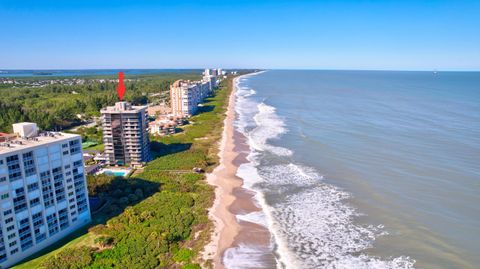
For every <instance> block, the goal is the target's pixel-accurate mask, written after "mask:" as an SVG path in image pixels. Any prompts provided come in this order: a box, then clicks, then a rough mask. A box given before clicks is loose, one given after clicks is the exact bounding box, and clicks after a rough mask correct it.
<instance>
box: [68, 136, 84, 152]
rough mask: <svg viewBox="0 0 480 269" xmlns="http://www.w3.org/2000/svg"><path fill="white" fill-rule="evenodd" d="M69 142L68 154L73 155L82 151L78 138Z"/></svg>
mask: <svg viewBox="0 0 480 269" xmlns="http://www.w3.org/2000/svg"><path fill="white" fill-rule="evenodd" d="M69 143H70V155H74V154H78V153H80V152H82V148H81V145H80V140H78V139H76V140H72V141H70V142H69Z"/></svg>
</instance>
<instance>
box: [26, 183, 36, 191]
mask: <svg viewBox="0 0 480 269" xmlns="http://www.w3.org/2000/svg"><path fill="white" fill-rule="evenodd" d="M37 189H38V183H37V182H35V183H32V184H28V186H27V190H28V192H31V191H34V190H37Z"/></svg>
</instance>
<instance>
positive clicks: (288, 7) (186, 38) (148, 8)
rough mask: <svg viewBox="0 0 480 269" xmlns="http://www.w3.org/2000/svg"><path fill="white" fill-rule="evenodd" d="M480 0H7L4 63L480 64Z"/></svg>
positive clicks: (1, 12) (0, 62) (2, 18)
mask: <svg viewBox="0 0 480 269" xmlns="http://www.w3.org/2000/svg"><path fill="white" fill-rule="evenodd" d="M479 14H480V1H461V0H459V1H455V0H451V1H420V0H417V1H409V0H404V1H361V0H358V1H346V0H345V1H302V0H297V1H293V0H291V1H282V0H277V1H261V0H258V1H246V0H236V1H228V0H224V1H182V0H180V1H111V0H106V1H91V0H83V1H74V0H68V1H66V0H65V1H40V0H37V1H18V0H15V1H13V0H12V1H10V0H0V25H1V28H0V29H1V32H0V68H1V69H62V68H69V69H75V68H202V67H205V66H209V67H214V66H220V67H225V68H284V69H288V68H291V69H389V70H433V69H438V70H480V15H479Z"/></svg>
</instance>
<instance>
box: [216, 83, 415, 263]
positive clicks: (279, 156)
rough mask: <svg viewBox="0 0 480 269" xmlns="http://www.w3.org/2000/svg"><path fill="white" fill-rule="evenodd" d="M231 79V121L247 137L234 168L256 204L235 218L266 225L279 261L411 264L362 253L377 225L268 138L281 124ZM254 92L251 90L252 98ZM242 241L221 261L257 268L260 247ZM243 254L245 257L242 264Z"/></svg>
mask: <svg viewBox="0 0 480 269" xmlns="http://www.w3.org/2000/svg"><path fill="white" fill-rule="evenodd" d="M243 82H245V79H243V80H241V81H240V82H239V84H238V85H237V92H236V97H237V99H236V101H237V103H236V111H237V115H238V117H237V120H236V123H235V126H236V128H237V130H238V131H240V132H242V133H243V134H244V135H245V136H246V137H247V138H248V144H249V146H250V149H251V153H250V154H249V156H248V157H247V159H248V161H249V162H248V163H245V164H242V165H241V166H240V167H239V169H238V172H237V175H238V176H239V177H241V178H242V179H243V180H244V187H245V188H247V189H250V190H253V191H255V192H256V193H257V194H256V195H255V200H256V202H257V203H258V204H259V205H260V206H261V208H262V209H263V211H264V212H263V213H262V212H255V213H250V214H247V215H239V216H237V218H238V219H239V220H245V221H251V222H255V223H257V224H260V225H264V226H266V227H268V229H269V230H270V231H271V233H272V234H273V238H274V240H275V242H274V244H275V250H276V255H277V256H278V259H279V260H280V262H281V265H279V267H283V268H379V269H380V268H392V269H393V268H413V264H414V261H413V260H411V259H410V258H408V257H404V256H401V257H397V258H391V259H388V260H385V259H380V258H378V257H373V256H369V255H366V254H363V253H362V251H364V250H366V249H368V248H371V247H372V243H373V242H374V240H375V239H376V238H377V237H379V236H382V235H386V234H387V233H386V231H384V230H383V227H382V226H373V225H370V226H363V225H360V224H357V223H355V221H354V218H355V217H357V216H359V215H360V214H359V213H358V212H357V210H356V209H355V208H353V207H352V206H350V205H349V203H348V201H346V199H348V198H350V194H349V193H347V192H345V191H344V190H342V189H340V188H338V187H336V186H333V185H331V184H328V183H326V182H324V181H323V176H322V175H320V174H319V173H318V171H316V170H315V169H314V168H312V167H307V166H304V165H301V164H298V163H296V162H295V161H294V160H293V159H292V154H293V151H291V150H290V149H287V148H284V147H279V146H274V145H271V144H270V143H269V142H270V141H272V140H275V139H278V138H279V137H280V136H281V135H282V134H284V133H286V132H287V131H288V126H287V125H286V123H285V121H284V119H282V118H281V117H280V116H279V115H277V113H276V109H275V108H274V107H272V106H270V105H267V104H265V103H264V101H262V100H256V98H255V94H256V92H255V91H254V90H252V89H249V88H248V87H244V86H243ZM257 99H258V98H257ZM262 251H266V250H265V249H258V248H255V247H249V246H240V247H237V248H231V249H228V250H227V252H226V253H225V258H224V262H225V265H226V267H227V268H255V266H253V267H252V264H251V263H257V267H256V268H262V267H261V263H260V261H259V260H258V259H257V258H259V257H261V252H262ZM242 260H245V261H244V262H247V263H249V265H247V264H245V266H244V264H242V262H241V261H242Z"/></svg>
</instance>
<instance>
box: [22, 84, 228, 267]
mask: <svg viewBox="0 0 480 269" xmlns="http://www.w3.org/2000/svg"><path fill="white" fill-rule="evenodd" d="M232 87H233V85H232V78H228V79H226V80H224V81H223V82H222V83H221V85H220V88H219V89H218V90H217V91H216V94H215V96H213V97H211V98H207V99H206V102H205V103H204V106H203V107H201V108H200V112H199V114H198V115H196V116H194V117H192V118H191V119H190V122H191V124H189V125H188V126H184V127H183V128H184V130H183V131H182V132H180V133H178V134H175V135H171V136H166V137H162V138H157V137H152V138H151V139H152V150H153V151H154V155H155V159H154V160H153V161H151V162H149V163H148V164H147V165H146V167H145V168H144V169H143V170H142V171H136V172H135V173H134V174H133V175H132V176H131V177H130V178H121V177H115V178H112V177H107V176H100V177H89V179H88V189H89V195H90V196H92V197H99V196H102V197H101V199H102V200H103V201H104V202H105V203H104V205H103V206H101V207H100V209H98V212H95V213H94V214H93V216H92V217H93V223H92V225H91V226H90V227H87V228H88V231H87V228H85V229H83V230H79V231H78V232H77V234H76V237H77V238H76V239H74V240H73V241H70V242H69V243H68V244H66V245H65V246H63V247H61V248H58V249H55V250H53V251H50V252H49V253H46V254H44V255H42V256H39V257H37V258H35V259H33V260H30V261H27V262H25V263H23V264H20V265H18V266H17V267H15V268H49V269H50V268H52V269H54V268H185V269H196V268H200V264H201V263H202V262H204V261H201V260H200V257H199V255H198V254H199V252H200V251H201V250H202V249H203V246H204V245H205V244H206V242H207V241H208V240H209V238H210V234H211V232H212V224H211V222H210V220H209V219H208V208H209V207H210V206H211V205H212V203H213V199H214V191H213V188H212V187H211V186H210V185H208V184H207V183H206V181H205V180H204V179H205V175H204V174H203V173H195V172H193V171H192V169H193V168H194V167H197V168H201V169H202V170H204V171H207V172H208V171H211V170H213V168H214V167H215V166H216V165H217V164H218V162H219V160H218V156H217V154H218V147H217V146H216V145H217V144H218V142H219V140H220V138H221V133H222V126H223V119H224V117H225V112H226V108H227V103H228V97H229V95H230V92H231V90H232Z"/></svg>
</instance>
